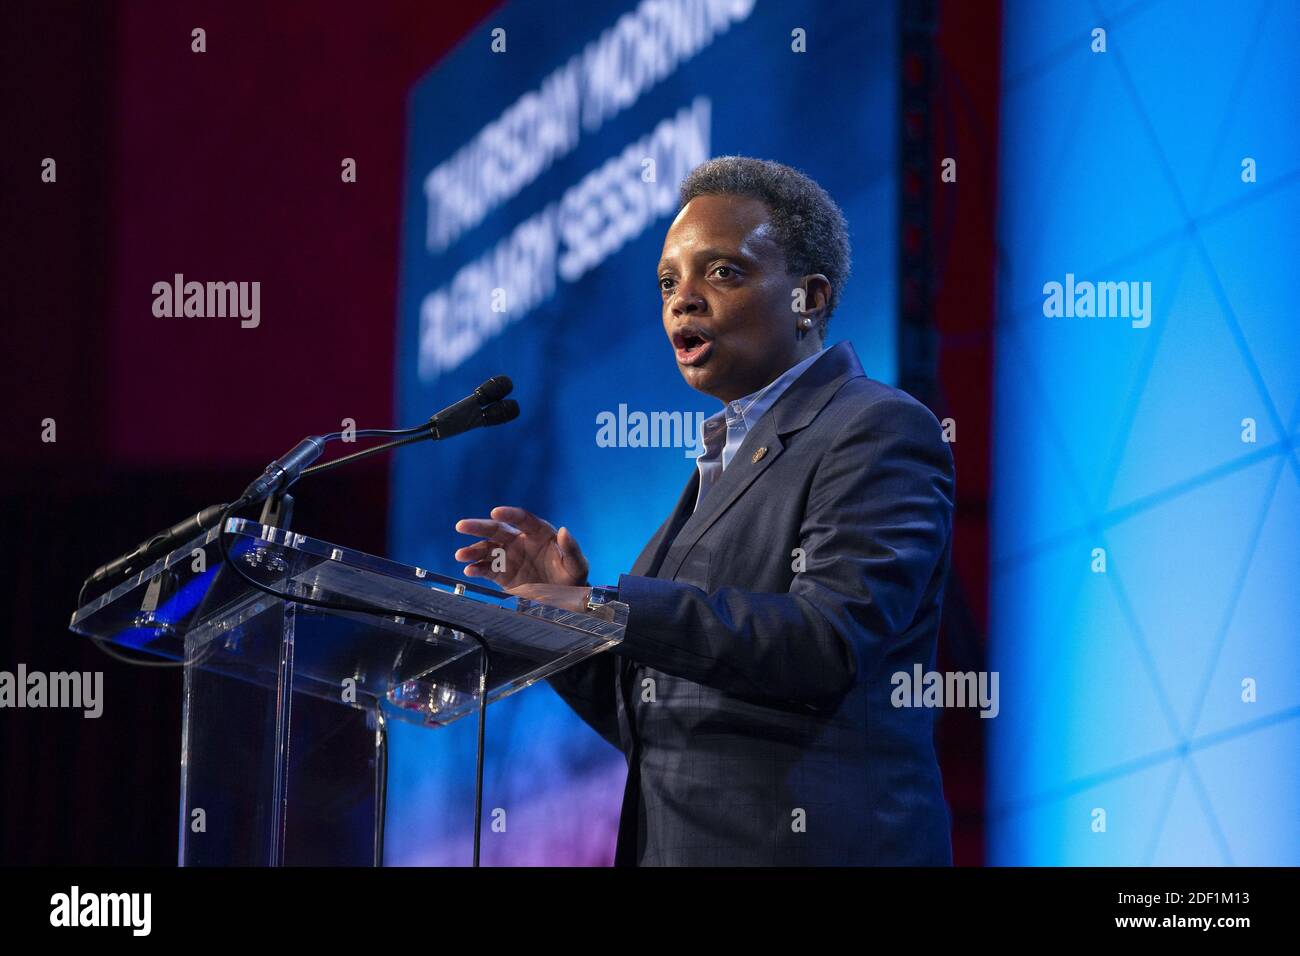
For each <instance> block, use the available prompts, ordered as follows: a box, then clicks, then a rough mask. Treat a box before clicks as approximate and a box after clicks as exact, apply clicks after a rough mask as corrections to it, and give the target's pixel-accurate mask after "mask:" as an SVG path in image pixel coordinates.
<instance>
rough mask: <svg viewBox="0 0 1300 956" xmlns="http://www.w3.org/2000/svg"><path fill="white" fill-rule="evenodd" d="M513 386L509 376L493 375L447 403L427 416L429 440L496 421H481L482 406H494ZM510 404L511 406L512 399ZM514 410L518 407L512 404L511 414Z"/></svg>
mask: <svg viewBox="0 0 1300 956" xmlns="http://www.w3.org/2000/svg"><path fill="white" fill-rule="evenodd" d="M514 387H515V386H514V383H513V382H511V381H510V377H509V376H507V375H497V376H494V377H492V378H490V379H488V380H487V381H486V382H484V383H483V384H482V385H480V386H479V387H478V388H476V389H474V393H473V394H472V395H467V396H466V397H465V398H462V399H461V400H460V401H459V402H456V403H455V404H454V405H448V406H447V407H446V408H444V409H443V410H442V411H440V412H438V414H436V415H434V416H433V417H432V418H430V419H429V430H430V431H431V432H432V433H433V440H434V441H441V440H442V439H444V438H451V437H452V436H453V435H459V434H461V433H462V432H467V431H469V430H470V429H471V428H478V427H479V426H480V425H497V424H500V422H497V421H491V422H489V421H487V420H485V417H484V415H485V409H486V408H489V407H493V406H495V404H496V403H497V402H499V401H501V399H503V398H505V397H506V396H507V395H509V394H510V392H511V391H512V390H513V389H514ZM511 404H512V405H514V403H513V402H511ZM518 413H519V406H517V405H515V414H516V415H517V414H518ZM511 417H514V416H511ZM502 421H509V419H508V418H507V419H502Z"/></svg>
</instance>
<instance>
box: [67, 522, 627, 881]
mask: <svg viewBox="0 0 1300 956" xmlns="http://www.w3.org/2000/svg"><path fill="white" fill-rule="evenodd" d="M227 544H228V547H229V550H230V555H231V558H232V560H233V561H237V562H240V563H241V567H242V568H243V569H244V570H245V571H246V572H247V573H249V575H250V576H252V577H253V578H254V579H255V580H257V581H258V582H259V583H261V584H263V585H265V586H268V587H270V588H272V589H274V590H276V591H278V592H282V593H287V594H290V595H293V596H295V597H306V598H310V599H315V600H323V601H332V602H347V603H351V604H365V605H368V606H369V605H376V606H379V607H382V608H386V609H391V611H392V613H388V614H385V615H383V616H380V615H376V614H360V613H354V612H350V611H334V610H324V609H320V608H315V607H312V606H310V605H306V604H301V603H297V602H293V601H287V600H281V599H279V598H276V597H272V596H271V595H268V594H266V593H264V592H262V591H259V590H257V589H256V588H253V587H251V586H249V585H248V583H247V582H245V581H244V580H242V579H241V578H240V577H238V576H237V575H236V574H235V573H234V572H233V571H232V570H231V569H230V568H229V567H225V566H223V563H222V560H221V555H220V552H219V550H218V547H217V529H215V528H214V529H212V530H211V531H209V532H207V533H206V534H204V535H202V536H200V537H198V538H195V539H194V540H193V541H191V542H189V543H188V544H186V545H184V546H183V547H180V548H178V549H176V550H175V551H173V552H172V553H171V554H169V555H167V556H166V557H165V558H161V559H159V560H157V561H155V562H154V563H153V564H151V565H149V566H148V567H147V568H145V569H144V570H142V571H141V572H139V573H138V574H134V575H132V576H131V577H129V578H127V579H126V580H124V581H122V582H121V583H119V584H118V585H117V586H116V587H113V588H112V589H111V590H109V591H107V592H106V593H104V594H102V595H100V596H99V597H97V598H95V599H94V600H92V601H90V602H89V603H87V604H86V605H85V606H84V607H81V608H78V609H77V611H76V612H75V613H74V614H73V616H72V622H71V628H72V630H73V631H75V632H76V633H78V634H82V635H85V636H87V637H91V638H94V639H97V640H102V641H106V642H109V643H111V644H113V645H115V646H117V647H120V648H125V649H129V650H131V651H135V652H138V653H144V654H149V655H156V656H159V657H163V658H170V659H172V660H174V661H177V662H179V664H180V665H181V666H182V667H183V674H184V677H183V680H184V689H183V705H182V711H183V712H182V715H181V719H182V740H181V760H180V770H181V788H180V797H181V799H180V819H179V828H180V829H179V832H180V843H179V857H180V863H181V865H182V866H196V865H197V866H203V865H216V866H265V865H270V866H279V865H367V866H368V865H381V864H382V862H383V840H384V801H385V783H386V775H387V734H386V729H385V728H386V725H387V722H388V721H390V720H401V721H407V722H410V723H414V724H419V725H422V726H425V727H428V728H437V727H441V726H445V725H447V724H449V723H451V722H452V721H455V720H458V719H460V718H461V717H465V716H468V715H477V712H478V709H479V708H480V707H484V706H486V705H487V704H488V703H491V702H492V701H494V700H499V699H501V698H503V697H506V696H508V695H510V694H513V693H514V692H515V691H518V690H522V689H523V688H525V687H528V686H529V685H530V684H533V683H535V682H537V681H538V680H541V679H542V678H545V677H547V676H549V675H551V674H554V673H556V672H557V671H560V670H563V669H564V668H565V667H568V666H570V665H572V664H575V663H577V662H578V661H580V660H583V659H584V658H587V657H589V656H591V655H592V654H596V653H599V652H601V651H604V650H607V649H608V648H610V647H612V646H614V645H615V644H617V643H619V641H620V640H622V635H623V628H624V625H625V624H626V620H627V608H626V606H625V605H619V604H615V605H612V610H613V613H612V615H611V616H612V620H604V619H602V618H599V617H595V616H593V615H590V614H577V613H573V612H569V611H564V610H560V609H558V608H553V607H549V606H547V605H544V604H538V603H536V602H533V601H527V600H524V599H520V598H515V597H512V596H511V595H508V594H506V593H504V592H502V591H497V590H493V589H489V588H484V587H479V586H477V585H475V584H473V583H468V582H458V581H456V580H455V579H452V578H448V577H443V576H441V575H438V574H434V573H433V572H429V571H424V570H421V569H420V568H414V567H409V566H407V565H403V564H398V563H396V562H394V561H389V560H386V559H384V558H378V557H375V556H373V555H369V554H364V553H361V552H358V551H352V550H349V549H347V548H342V547H339V546H337V545H332V544H328V543H326V542H323V541H316V540H314V539H312V538H308V537H305V536H303V535H301V534H297V533H294V532H292V531H284V530H281V529H277V528H269V527H265V526H263V525H261V524H258V523H256V522H253V521H247V520H243V519H238V518H232V519H230V521H229V522H228V524H227ZM408 615H421V616H425V617H432V618H436V619H438V620H442V621H446V622H449V624H454V625H457V627H450V626H443V625H432V624H429V623H425V622H416V621H411V620H408V617H407V616H408ZM467 632H468V633H467ZM473 635H481V636H482V640H483V643H484V644H486V646H487V648H488V658H489V661H490V668H489V675H488V682H487V686H486V693H483V692H481V690H480V685H481V683H482V682H481V663H482V651H481V647H480V644H479V641H478V640H477V639H476V638H475V637H474V636H473ZM467 862H468V861H467Z"/></svg>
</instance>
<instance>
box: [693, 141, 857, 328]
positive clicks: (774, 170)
mask: <svg viewBox="0 0 1300 956" xmlns="http://www.w3.org/2000/svg"><path fill="white" fill-rule="evenodd" d="M696 196H747V197H749V198H751V199H758V200H761V201H762V202H763V204H764V205H766V206H767V210H768V214H769V218H770V221H771V223H772V231H773V233H774V238H775V239H776V241H777V244H778V245H779V246H780V247H781V249H782V251H783V252H784V253H785V264H786V268H787V269H789V270H790V271H791V272H792V273H794V274H795V275H801V276H802V275H812V274H813V273H817V272H820V273H822V274H823V275H824V276H826V278H827V279H829V280H830V284H831V295H830V301H829V302H828V303H827V307H826V313H825V317H826V318H827V319H829V318H830V316H831V313H832V312H834V311H835V306H836V305H838V304H839V301H840V292H841V290H842V289H843V288H844V283H845V282H847V281H848V278H849V272H850V270H851V268H852V257H851V255H850V250H849V228H848V224H847V223H846V222H845V220H844V213H843V211H842V210H841V209H840V207H839V206H838V205H836V203H835V200H834V199H832V198H831V197H830V195H829V194H828V193H827V192H826V190H824V189H822V187H821V186H819V185H817V183H815V182H813V181H812V180H811V179H809V178H808V177H807V176H806V175H804V174H803V173H801V172H800V171H799V170H797V169H794V168H793V167H790V166H785V165H783V164H781V163H776V162H773V161H772V160H769V159H754V158H752V157H749V156H719V157H717V158H715V159H710V160H709V161H707V162H705V163H701V164H700V165H699V166H696V167H695V169H693V170H692V171H691V173H690V175H688V176H687V177H686V178H685V179H684V180H683V181H682V186H681V194H680V202H679V204H678V209H680V208H681V207H682V206H685V205H686V204H687V203H688V202H690V201H691V200H692V199H694V198H695V197H696ZM819 331H820V332H821V334H822V335H823V337H824V336H825V334H826V328H825V323H823V324H822V328H821V329H819Z"/></svg>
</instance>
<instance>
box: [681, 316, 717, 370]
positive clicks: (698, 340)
mask: <svg viewBox="0 0 1300 956" xmlns="http://www.w3.org/2000/svg"><path fill="white" fill-rule="evenodd" d="M673 351H674V352H675V353H676V354H677V362H678V364H680V365H703V364H704V362H705V361H706V360H707V359H708V357H709V353H710V352H712V351H713V340H712V339H711V338H709V337H708V336H707V335H705V334H704V332H703V331H702V330H701V329H697V328H695V327H694V326H690V325H686V326H683V327H682V328H680V329H678V330H677V331H676V332H674V333H673Z"/></svg>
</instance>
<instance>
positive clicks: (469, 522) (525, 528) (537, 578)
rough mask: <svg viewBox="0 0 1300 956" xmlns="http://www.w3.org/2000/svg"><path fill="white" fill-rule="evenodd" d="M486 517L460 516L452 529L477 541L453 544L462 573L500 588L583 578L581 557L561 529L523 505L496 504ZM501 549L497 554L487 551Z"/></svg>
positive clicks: (573, 582) (573, 541) (573, 581)
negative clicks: (462, 564)
mask: <svg viewBox="0 0 1300 956" xmlns="http://www.w3.org/2000/svg"><path fill="white" fill-rule="evenodd" d="M491 514H492V517H491V518H461V519H460V520H459V521H457V522H456V530H457V531H459V532H460V533H461V534H468V535H474V536H476V537H478V538H480V539H481V540H479V541H476V542H474V543H473V544H468V545H466V546H465V547H463V548H459V549H457V551H456V553H455V554H454V555H453V557H454V558H455V559H456V560H457V561H465V562H468V563H467V564H466V566H465V568H464V573H465V575H466V576H467V577H471V578H487V579H489V580H491V581H493V582H495V583H496V584H498V585H500V586H501V587H503V588H506V589H507V590H509V589H510V588H514V587H518V586H519V585H523V584H558V585H580V584H584V583H585V582H586V580H587V570H588V569H587V559H586V557H584V556H583V554H582V549H581V548H580V547H578V542H577V540H576V539H575V538H574V537H573V535H571V534H570V533H569V530H568V529H567V528H560V530H559V531H556V530H555V527H554V526H553V525H551V524H550V523H549V522H547V521H545V520H543V519H542V518H539V517H537V516H536V515H535V514H532V513H531V512H529V511H525V510H524V509H523V508H514V507H509V506H499V507H496V508H493V509H492V512H491ZM498 548H499V549H501V551H500V552H499V553H496V554H494V553H493V552H495V551H497V549H498Z"/></svg>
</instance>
